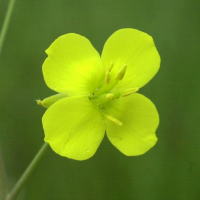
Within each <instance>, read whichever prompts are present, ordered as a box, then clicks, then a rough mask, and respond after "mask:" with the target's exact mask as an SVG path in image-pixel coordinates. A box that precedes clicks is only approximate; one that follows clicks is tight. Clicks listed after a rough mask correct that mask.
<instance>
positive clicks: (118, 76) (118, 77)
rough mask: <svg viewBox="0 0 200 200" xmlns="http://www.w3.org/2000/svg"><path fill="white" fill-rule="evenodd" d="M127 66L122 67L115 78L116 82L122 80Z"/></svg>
mask: <svg viewBox="0 0 200 200" xmlns="http://www.w3.org/2000/svg"><path fill="white" fill-rule="evenodd" d="M126 69H127V65H124V66H123V67H122V68H121V69H120V70H119V72H118V74H117V76H116V77H115V79H116V80H122V79H123V77H124V75H125V73H126Z"/></svg>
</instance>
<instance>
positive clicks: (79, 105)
mask: <svg viewBox="0 0 200 200" xmlns="http://www.w3.org/2000/svg"><path fill="white" fill-rule="evenodd" d="M42 123H43V128H44V133H45V142H48V143H49V144H50V146H51V148H52V149H53V150H54V151H55V152H56V153H57V154H59V155H61V156H65V157H68V158H72V159H75V160H86V159H88V158H90V157H92V156H93V155H94V154H95V152H96V150H97V148H98V147H99V145H100V143H101V141H102V139H103V137H104V134H105V124H104V121H103V119H102V115H101V114H100V112H99V109H98V107H97V106H96V105H95V104H93V103H91V101H90V100H89V99H88V98H87V97H68V98H64V99H61V100H59V101H58V102H56V103H55V104H53V105H52V106H51V107H50V108H49V109H48V110H47V111H46V112H45V114H44V116H43V118H42Z"/></svg>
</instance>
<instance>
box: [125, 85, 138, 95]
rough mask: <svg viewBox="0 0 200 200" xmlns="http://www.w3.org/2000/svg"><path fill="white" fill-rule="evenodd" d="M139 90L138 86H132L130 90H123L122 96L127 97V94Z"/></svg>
mask: <svg viewBox="0 0 200 200" xmlns="http://www.w3.org/2000/svg"><path fill="white" fill-rule="evenodd" d="M138 90H139V88H138V87H135V88H130V89H128V90H125V91H123V92H121V96H122V97H126V96H128V95H131V94H133V93H135V92H137V91H138Z"/></svg>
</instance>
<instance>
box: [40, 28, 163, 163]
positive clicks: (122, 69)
mask: <svg viewBox="0 0 200 200" xmlns="http://www.w3.org/2000/svg"><path fill="white" fill-rule="evenodd" d="M46 53H47V54H48V57H47V58H46V60H45V62H44V64H43V75H44V79H45V82H46V84H47V86H48V87H49V88H51V89H52V90H54V91H56V92H58V93H59V94H57V95H54V96H51V97H49V98H46V99H44V100H43V101H40V100H38V104H40V105H43V106H44V107H47V108H48V109H47V111H46V112H45V114H44V116H43V118H42V123H43V128H44V133H45V141H46V142H47V143H49V144H50V146H51V148H52V149H53V150H54V151H55V152H56V153H58V154H59V155H61V156H65V157H68V158H72V159H75V160H86V159H88V158H90V157H92V156H93V155H94V154H95V152H96V150H97V148H98V147H99V145H100V143H101V141H102V139H103V137H104V134H105V132H106V134H107V136H108V139H109V140H110V142H111V143H112V144H113V145H114V146H115V147H116V148H117V149H119V151H121V152H122V153H123V154H125V155H127V156H137V155H141V154H144V153H145V152H147V151H148V150H149V149H150V148H151V147H153V146H154V145H155V143H156V142H157V137H156V135H155V131H156V129H157V127H158V124H159V116H158V113H157V110H156V108H155V106H154V104H153V103H152V102H151V101H150V100H149V99H148V98H146V97H144V96H143V95H141V94H138V93H136V92H137V91H138V90H139V88H141V87H142V86H144V85H145V84H146V83H147V82H149V81H150V80H151V79H152V78H153V76H154V75H155V74H156V73H157V71H158V69H159V66H160V56H159V54H158V52H157V50H156V47H155V45H154V42H153V39H152V38H151V37H150V36H149V35H148V34H146V33H144V32H141V31H138V30H136V29H129V28H127V29H121V30H118V31H116V32H115V33H114V34H113V35H111V36H110V37H109V38H108V40H107V41H106V43H105V45H104V48H103V52H102V55H101V57H100V55H99V53H98V52H97V51H96V50H95V49H94V47H93V46H92V45H91V43H90V42H89V40H87V39H86V38H85V37H83V36H80V35H78V34H74V33H69V34H66V35H63V36H61V37H59V38H58V39H56V40H55V41H54V42H53V43H52V44H51V46H50V47H49V48H48V49H47V50H46Z"/></svg>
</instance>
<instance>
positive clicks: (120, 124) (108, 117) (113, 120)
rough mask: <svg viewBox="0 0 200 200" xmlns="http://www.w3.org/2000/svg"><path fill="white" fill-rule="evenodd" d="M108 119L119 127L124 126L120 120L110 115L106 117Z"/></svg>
mask: <svg viewBox="0 0 200 200" xmlns="http://www.w3.org/2000/svg"><path fill="white" fill-rule="evenodd" d="M104 116H105V117H106V118H107V119H109V120H110V121H111V122H114V123H115V124H117V125H118V126H122V122H120V121H119V120H118V119H116V118H114V117H111V116H109V115H104Z"/></svg>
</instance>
